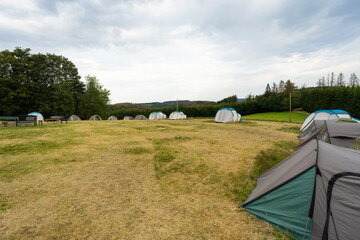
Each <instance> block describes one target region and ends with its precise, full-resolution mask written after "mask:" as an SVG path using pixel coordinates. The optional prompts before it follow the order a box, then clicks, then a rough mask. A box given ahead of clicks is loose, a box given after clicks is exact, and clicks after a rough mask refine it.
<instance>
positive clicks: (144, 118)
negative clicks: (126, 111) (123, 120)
mask: <svg viewBox="0 0 360 240" xmlns="http://www.w3.org/2000/svg"><path fill="white" fill-rule="evenodd" d="M135 120H147V118H146V117H145V116H144V115H136V116H135Z"/></svg>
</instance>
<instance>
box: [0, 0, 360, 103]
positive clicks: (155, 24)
mask: <svg viewBox="0 0 360 240" xmlns="http://www.w3.org/2000/svg"><path fill="white" fill-rule="evenodd" d="M17 46H19V47H22V48H30V49H31V50H32V53H38V52H41V53H46V52H49V53H54V54H58V55H63V56H65V57H67V58H68V59H69V60H70V61H72V62H73V63H74V64H75V65H76V66H77V68H78V69H79V73H80V75H81V76H82V79H84V76H86V75H88V74H89V75H92V76H96V77H97V78H98V79H99V80H100V82H101V83H102V84H103V85H104V87H105V88H106V89H108V90H110V91H111V96H110V98H111V102H112V103H118V102H134V103H135V102H137V103H139V102H151V101H166V100H176V99H188V100H213V101H217V100H221V99H222V98H225V97H228V96H230V95H233V94H236V95H237V96H238V97H239V98H241V97H246V96H247V95H248V94H250V93H251V94H262V93H263V92H264V90H265V86H266V84H267V83H272V82H279V81H280V80H287V79H291V80H292V81H293V82H295V84H296V85H298V86H302V85H303V84H306V85H307V86H313V85H314V84H315V82H316V81H317V79H318V78H319V77H320V76H323V75H326V74H327V73H329V72H335V74H339V73H340V72H343V73H344V74H345V78H346V80H348V78H349V76H350V74H351V73H353V72H355V73H357V74H358V75H360V1H358V0H349V1H347V0H164V1H162V0H122V1H120V0H103V1H101V0H62V1H61V0H51V1H50V0H16V1H15V0H0V50H4V49H9V50H13V49H14V48H15V47H17Z"/></svg>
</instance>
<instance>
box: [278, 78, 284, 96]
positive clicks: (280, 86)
mask: <svg viewBox="0 0 360 240" xmlns="http://www.w3.org/2000/svg"><path fill="white" fill-rule="evenodd" d="M284 91H285V83H284V81H283V80H281V81H280V82H279V87H278V92H279V93H282V92H284Z"/></svg>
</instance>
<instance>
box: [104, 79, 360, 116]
mask: <svg viewBox="0 0 360 240" xmlns="http://www.w3.org/2000/svg"><path fill="white" fill-rule="evenodd" d="M290 92H291V102H292V109H297V108H302V109H303V110H305V111H307V112H313V111H316V110H319V109H342V110H345V111H347V112H349V113H350V114H351V116H352V117H356V118H360V86H333V87H327V86H326V87H312V88H305V87H303V88H300V89H299V88H298V87H297V86H296V85H295V84H294V83H293V82H291V81H290V80H287V81H280V82H279V83H278V84H276V83H273V84H272V85H271V87H270V84H267V85H266V88H265V92H264V94H261V95H258V96H252V95H249V96H248V97H247V100H246V101H244V102H239V103H238V102H235V101H234V97H233V96H230V97H229V98H225V99H224V100H225V101H221V102H218V103H217V104H212V105H207V106H196V107H186V106H181V105H180V106H179V110H180V111H183V112H184V113H185V114H186V115H187V116H188V117H215V115H216V112H217V111H218V110H219V109H220V108H222V107H231V108H234V109H235V110H236V111H237V112H238V113H240V114H241V115H248V114H253V113H261V112H281V111H289V107H290V106H289V102H290V94H289V93H290ZM231 100H232V101H231ZM175 110H176V107H166V108H151V109H120V110H117V111H112V112H109V115H115V116H117V117H118V118H119V119H122V118H123V117H124V116H133V117H135V116H136V115H138V114H143V115H145V116H146V117H148V116H149V114H150V113H151V112H153V111H162V112H163V113H165V114H166V115H167V116H169V115H170V113H171V112H173V111H175Z"/></svg>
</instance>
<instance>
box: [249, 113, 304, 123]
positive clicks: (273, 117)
mask: <svg viewBox="0 0 360 240" xmlns="http://www.w3.org/2000/svg"><path fill="white" fill-rule="evenodd" d="M307 116H308V115H306V114H303V113H298V112H291V121H292V122H295V123H302V122H304V120H305V118H306V117H307ZM243 119H247V120H270V121H280V122H289V119H290V113H289V112H267V113H256V114H251V115H247V116H243Z"/></svg>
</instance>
